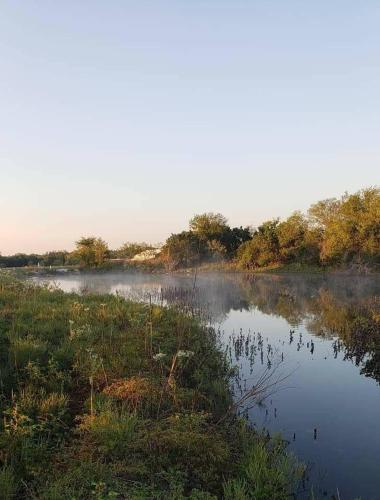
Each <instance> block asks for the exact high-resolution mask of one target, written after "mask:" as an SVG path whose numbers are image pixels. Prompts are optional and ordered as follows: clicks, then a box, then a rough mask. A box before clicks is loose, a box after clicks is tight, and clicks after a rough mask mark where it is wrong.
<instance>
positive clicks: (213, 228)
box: [189, 212, 228, 239]
mask: <svg viewBox="0 0 380 500" xmlns="http://www.w3.org/2000/svg"><path fill="white" fill-rule="evenodd" d="M189 226H190V231H193V232H194V233H197V234H198V235H200V236H203V237H206V238H207V239H214V237H215V236H216V235H218V234H221V233H223V231H225V230H226V228H227V227H228V224H227V219H226V218H225V217H224V215H222V214H216V213H213V212H208V213H204V214H200V215H194V217H193V218H192V219H191V220H190V222H189Z"/></svg>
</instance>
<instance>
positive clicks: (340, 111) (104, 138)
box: [0, 0, 380, 255]
mask: <svg viewBox="0 0 380 500" xmlns="http://www.w3.org/2000/svg"><path fill="white" fill-rule="evenodd" d="M379 26H380V2H379V1H378V0H373V1H371V0H361V1H360V2H359V1H357V0H319V1H318V2H305V1H302V0H299V1H295V0H287V1H286V2H284V1H283V0H277V1H275V0H260V1H259V0H245V1H243V0H209V1H201V0H182V1H180V0H177V1H164V0H152V1H146V0H138V1H136V0H135V1H129V0H109V1H106V2H105V1H104V0H81V1H77V0H75V1H73V0H65V1H64V2H51V1H47V0H45V1H44V0H40V1H37V0H23V1H22V0H20V1H17V2H15V1H14V0H0V252H1V253H2V254H3V255H7V254H12V253H15V252H45V251H47V250H53V249H68V250H70V249H72V248H73V246H74V242H75V241H76V240H77V239H78V238H79V237H80V236H82V235H96V236H101V237H103V238H104V239H105V240H106V241H107V242H108V243H109V245H110V246H111V248H116V247H118V246H120V245H121V244H122V243H123V242H125V241H142V240H144V241H149V242H152V243H155V242H160V241H164V240H165V239H166V238H167V237H168V236H169V235H170V234H171V233H173V232H178V231H181V230H183V229H186V228H187V224H188V220H189V219H190V218H191V216H192V215H194V214H195V213H203V212H206V211H207V212H208V211H214V212H221V213H223V214H224V215H225V216H226V217H227V218H228V220H229V222H230V224H231V225H239V226H240V225H253V226H257V225H258V224H260V223H261V222H262V221H264V220H266V219H269V218H272V217H277V216H279V217H287V216H288V215H290V214H291V213H292V212H293V211H294V210H296V209H300V210H303V211H306V210H307V208H308V207H309V206H310V204H312V203H314V202H316V201H318V200H320V199H325V198H329V197H334V196H337V197H338V196H340V195H341V194H343V193H344V192H345V191H348V192H355V191H357V190H359V189H361V188H364V187H368V186H373V185H378V184H379V180H380V175H379V172H380V168H379V165H380V29H379Z"/></svg>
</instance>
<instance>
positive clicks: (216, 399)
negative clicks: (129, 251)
mask: <svg viewBox="0 0 380 500" xmlns="http://www.w3.org/2000/svg"><path fill="white" fill-rule="evenodd" d="M0 302H1V309H0V342H1V367H2V368H1V385H0V390H1V398H0V412H1V415H2V418H1V424H0V491H1V492H2V495H3V497H2V498H4V499H11V498H41V499H66V498H77V499H87V498H98V499H103V498H162V499H164V498H165V499H166V498H172V499H181V498H192V499H213V498H225V499H228V500H232V499H235V498H241V499H245V498H246V499H248V498H263V499H266V498H268V499H269V498H279V499H280V498H284V499H285V498H288V497H289V495H290V494H292V493H294V492H295V491H296V490H297V487H298V482H299V480H300V478H301V476H302V473H303V470H304V469H303V467H302V466H301V465H300V464H299V463H297V461H296V460H295V459H294V458H293V457H292V456H291V455H288V454H287V453H286V445H285V443H283V442H281V441H280V440H273V439H270V438H268V437H264V436H260V435H258V434H257V433H255V432H254V431H252V430H250V429H249V428H248V427H247V425H246V424H244V423H243V422H242V421H241V420H239V419H237V418H236V416H235V415H234V414H233V412H231V411H230V409H231V405H232V395H231V393H230V390H229V380H230V376H231V367H230V366H229V365H228V364H227V362H226V359H225V356H224V355H223V354H222V352H221V351H220V349H219V348H218V340H217V336H216V334H215V332H214V331H213V330H212V329H210V328H206V327H205V326H203V325H202V324H200V323H199V321H198V320H196V319H195V318H192V317H189V316H188V315H185V314H183V312H181V311H178V310H174V309H170V308H161V307H157V306H153V305H151V306H150V305H146V304H140V303H139V304H137V303H133V302H129V301H126V300H124V299H122V298H121V297H118V296H114V295H77V294H73V293H70V294H65V293H63V292H62V291H60V290H55V289H54V290H52V289H50V288H49V287H43V286H42V287H41V286H35V285H32V284H30V283H25V282H19V281H16V280H15V279H14V278H12V277H10V276H9V275H4V274H2V275H1V277H0Z"/></svg>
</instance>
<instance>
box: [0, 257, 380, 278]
mask: <svg viewBox="0 0 380 500" xmlns="http://www.w3.org/2000/svg"><path fill="white" fill-rule="evenodd" d="M3 271H5V272H7V271H8V272H12V273H13V274H14V275H15V276H18V277H21V278H22V277H23V276H29V277H32V276H35V275H38V276H41V275H47V276H51V275H57V276H60V275H63V274H65V273H68V272H71V273H80V272H86V273H106V272H109V271H124V272H130V273H147V274H173V275H176V274H178V275H183V274H191V275H196V274H205V273H236V274H246V275H252V276H254V275H258V274H320V275H343V276H370V275H375V276H376V275H378V274H379V273H380V269H379V267H378V266H372V267H368V266H364V265H362V266H361V265H356V266H354V265H351V266H339V267H333V266H316V265H306V264H299V263H293V264H287V265H283V264H281V265H280V264H276V265H271V266H266V267H262V268H254V269H243V268H241V267H239V266H238V265H237V264H236V263H235V262H226V261H222V262H208V263H203V264H200V265H199V266H196V267H185V268H178V269H172V270H168V269H167V268H166V267H165V265H164V264H163V262H162V261H161V260H159V259H157V260H149V261H142V262H134V261H128V262H123V263H106V264H104V265H102V266H99V267H91V268H89V267H84V266H79V265H75V266H48V267H47V266H46V267H42V266H27V267H17V268H8V269H3Z"/></svg>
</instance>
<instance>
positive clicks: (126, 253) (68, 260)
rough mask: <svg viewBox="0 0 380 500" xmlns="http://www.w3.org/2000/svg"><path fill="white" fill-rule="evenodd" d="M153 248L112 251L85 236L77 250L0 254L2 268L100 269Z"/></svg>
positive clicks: (130, 246)
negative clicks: (80, 266)
mask: <svg viewBox="0 0 380 500" xmlns="http://www.w3.org/2000/svg"><path fill="white" fill-rule="evenodd" d="M151 248H153V247H152V245H150V244H149V243H145V242H143V243H134V242H127V243H124V244H123V245H122V246H121V247H120V248H118V249H116V250H110V249H109V247H108V244H107V243H106V242H105V241H104V240H103V239H102V238H97V237H95V236H83V237H81V238H80V239H79V240H78V241H76V242H75V250H74V251H72V252H68V251H65V250H59V251H52V252H46V253H44V254H35V253H33V254H25V253H17V254H15V255H9V256H2V255H1V254H0V267H8V268H9V267H26V266H42V267H49V266H52V267H53V266H54V267H57V266H69V265H82V266H85V267H99V266H102V265H104V264H105V263H106V262H107V261H108V260H109V259H131V258H133V257H134V256H135V255H136V254H138V253H141V252H143V251H145V250H148V249H151Z"/></svg>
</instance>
